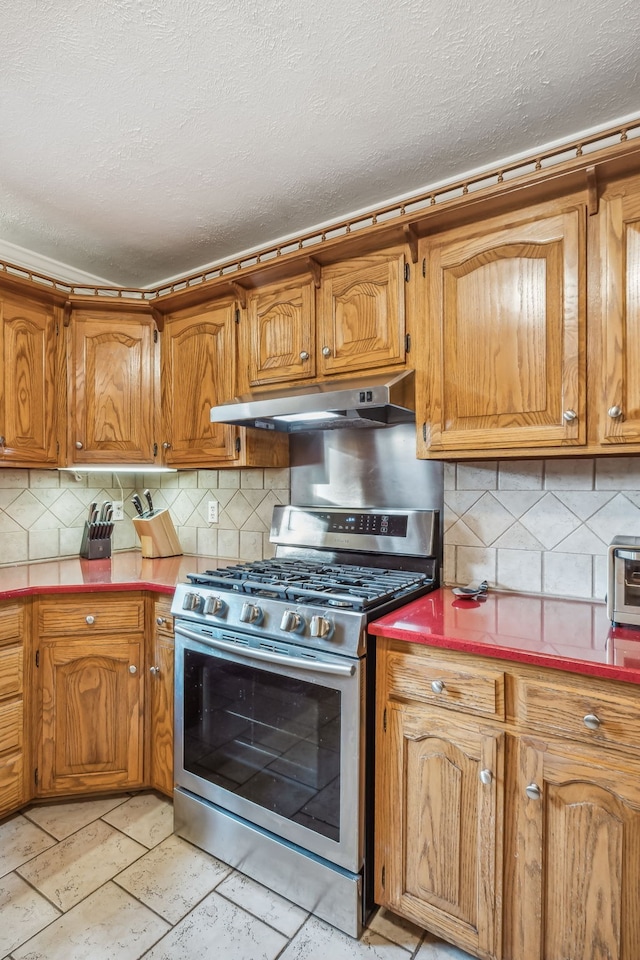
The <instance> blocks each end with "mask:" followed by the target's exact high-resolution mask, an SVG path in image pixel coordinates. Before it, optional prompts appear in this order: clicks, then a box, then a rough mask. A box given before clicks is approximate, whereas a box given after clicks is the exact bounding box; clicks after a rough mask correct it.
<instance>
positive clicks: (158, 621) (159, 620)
mask: <svg viewBox="0 0 640 960" xmlns="http://www.w3.org/2000/svg"><path fill="white" fill-rule="evenodd" d="M166 622H167V621H166V618H165V617H156V623H157V624H158V626H159V627H161V626H162V624H163V623H166Z"/></svg>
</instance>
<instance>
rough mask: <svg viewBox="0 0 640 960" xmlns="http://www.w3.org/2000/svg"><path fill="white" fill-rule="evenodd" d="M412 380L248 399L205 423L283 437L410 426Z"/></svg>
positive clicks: (350, 383) (379, 379) (345, 383)
mask: <svg viewBox="0 0 640 960" xmlns="http://www.w3.org/2000/svg"><path fill="white" fill-rule="evenodd" d="M414 379H415V375H414V371H413V370H402V371H401V372H400V373H397V374H393V375H389V374H386V375H380V374H375V375H373V376H366V375H363V376H362V377H360V378H358V379H350V380H338V381H334V382H331V383H327V382H324V383H311V384H306V385H305V386H296V387H286V388H282V389H280V390H271V391H268V392H260V393H248V394H244V395H243V396H240V397H236V398H235V399H234V400H233V401H230V402H228V403H224V404H221V405H220V406H217V407H212V408H211V422H212V423H232V424H236V425H237V426H241V427H257V428H259V429H262V430H278V431H281V432H284V433H296V432H300V431H308V430H336V429H340V428H344V427H356V428H359V427H384V426H389V425H391V424H395V423H410V422H413V421H414V420H415V391H414Z"/></svg>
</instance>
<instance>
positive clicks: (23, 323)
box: [0, 295, 60, 466]
mask: <svg viewBox="0 0 640 960" xmlns="http://www.w3.org/2000/svg"><path fill="white" fill-rule="evenodd" d="M58 314H59V310H58V308H57V307H50V306H46V305H44V304H40V303H38V302H37V301H31V300H28V299H26V298H25V299H23V298H19V297H14V296H7V295H0V330H1V336H0V370H1V371H2V379H1V380H0V435H1V439H0V462H2V463H5V462H6V463H10V464H16V465H18V466H30V465H31V464H33V465H46V464H49V465H53V464H56V463H57V462H58V453H57V422H58V420H57V411H56V396H57V391H56V369H57V363H56V354H57V341H58V332H59V329H60V324H59V316H58Z"/></svg>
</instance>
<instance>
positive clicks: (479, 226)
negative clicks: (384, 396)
mask: <svg viewBox="0 0 640 960" xmlns="http://www.w3.org/2000/svg"><path fill="white" fill-rule="evenodd" d="M585 233H586V207H585V202H584V199H582V202H580V197H571V198H565V199H564V200H563V201H562V202H560V201H554V202H550V203H548V204H543V205H541V206H537V207H533V208H531V209H529V210H522V211H518V212H517V213H516V214H511V215H507V216H502V217H497V218H493V219H491V220H487V221H486V222H484V223H483V222H474V223H473V224H470V225H466V226H463V227H458V228H456V229H453V230H450V231H446V232H444V233H440V234H436V235H434V236H432V237H428V238H426V239H424V240H423V241H422V242H421V244H420V258H421V259H422V260H424V264H425V280H424V283H423V284H422V295H423V317H424V322H425V327H424V330H423V333H422V335H421V337H420V338H419V339H420V349H421V360H420V366H421V370H420V373H421V375H420V376H419V377H418V397H417V415H416V419H417V425H418V448H419V455H421V456H427V457H429V456H434V457H440V456H442V455H447V454H454V453H456V454H469V453H479V454H480V455H486V451H509V450H514V449H517V450H518V451H519V452H520V453H522V452H523V451H524V450H529V449H531V450H536V449H537V448H542V447H561V448H562V449H563V451H565V452H566V451H569V450H571V449H573V448H577V449H579V448H580V447H582V446H584V444H585V443H586V395H585V390H586V351H585V337H586V316H585V302H586V301H585V292H586V291H585V268H586V252H585Z"/></svg>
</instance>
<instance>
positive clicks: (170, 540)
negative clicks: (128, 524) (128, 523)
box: [133, 510, 182, 557]
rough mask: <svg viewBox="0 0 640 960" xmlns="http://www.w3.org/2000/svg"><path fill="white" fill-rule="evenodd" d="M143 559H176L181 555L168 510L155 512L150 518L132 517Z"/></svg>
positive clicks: (180, 548)
mask: <svg viewBox="0 0 640 960" xmlns="http://www.w3.org/2000/svg"><path fill="white" fill-rule="evenodd" d="M133 525H134V527H135V528H136V532H137V534H138V536H139V537H140V549H141V551H142V556H143V557H177V556H180V554H181V553H182V547H181V546H180V541H179V540H178V534H177V533H176V529H175V527H174V525H173V520H172V519H171V516H170V514H169V511H168V510H156V511H155V512H154V513H153V515H152V516H150V517H134V518H133Z"/></svg>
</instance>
